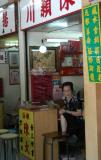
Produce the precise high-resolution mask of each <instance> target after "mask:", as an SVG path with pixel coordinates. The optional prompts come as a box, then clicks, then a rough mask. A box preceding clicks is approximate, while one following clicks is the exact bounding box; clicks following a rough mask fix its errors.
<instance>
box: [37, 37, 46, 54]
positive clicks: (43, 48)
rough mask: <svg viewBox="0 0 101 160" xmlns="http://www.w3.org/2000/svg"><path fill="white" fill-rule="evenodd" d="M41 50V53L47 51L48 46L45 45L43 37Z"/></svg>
mask: <svg viewBox="0 0 101 160" xmlns="http://www.w3.org/2000/svg"><path fill="white" fill-rule="evenodd" d="M39 52H40V53H46V52H47V48H46V46H45V45H44V40H43V39H42V45H41V46H40V48H39Z"/></svg>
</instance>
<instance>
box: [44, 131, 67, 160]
mask: <svg viewBox="0 0 101 160" xmlns="http://www.w3.org/2000/svg"><path fill="white" fill-rule="evenodd" d="M43 137H44V140H43V160H46V153H45V147H46V144H49V145H50V146H51V160H53V157H54V153H53V151H54V142H55V141H57V142H66V149H67V156H68V160H69V154H68V135H67V134H61V133H58V132H52V133H46V134H43ZM49 140H50V141H49ZM59 159H60V157H59Z"/></svg>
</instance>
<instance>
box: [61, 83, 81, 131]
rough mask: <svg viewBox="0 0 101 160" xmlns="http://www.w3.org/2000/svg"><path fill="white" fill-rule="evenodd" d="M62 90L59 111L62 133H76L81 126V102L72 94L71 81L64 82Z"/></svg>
mask: <svg viewBox="0 0 101 160" xmlns="http://www.w3.org/2000/svg"><path fill="white" fill-rule="evenodd" d="M62 91H63V101H64V107H63V108H61V109H60V111H59V114H60V119H61V129H62V133H66V132H67V133H69V134H77V130H78V129H80V128H81V119H82V104H81V103H80V101H79V100H78V99H77V98H76V97H74V96H73V83H72V82H65V83H64V84H63V86H62Z"/></svg>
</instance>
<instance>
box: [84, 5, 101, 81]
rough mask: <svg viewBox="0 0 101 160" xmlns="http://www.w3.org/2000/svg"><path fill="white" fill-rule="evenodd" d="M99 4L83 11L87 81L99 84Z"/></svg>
mask: <svg viewBox="0 0 101 160" xmlns="http://www.w3.org/2000/svg"><path fill="white" fill-rule="evenodd" d="M99 7H100V6H99V3H97V4H95V5H92V6H90V7H86V8H84V9H83V18H84V33H85V42H86V52H87V59H88V71H89V79H90V81H91V82H101V45H100V38H101V37H100V23H99V21H100V12H99V9H100V8H99Z"/></svg>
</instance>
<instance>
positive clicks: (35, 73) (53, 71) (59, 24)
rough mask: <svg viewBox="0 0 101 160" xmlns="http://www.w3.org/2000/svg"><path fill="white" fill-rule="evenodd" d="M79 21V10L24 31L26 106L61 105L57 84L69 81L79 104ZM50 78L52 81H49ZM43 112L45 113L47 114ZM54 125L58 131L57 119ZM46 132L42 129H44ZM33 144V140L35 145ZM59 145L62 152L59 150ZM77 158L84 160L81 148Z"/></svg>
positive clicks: (81, 76)
mask: <svg viewBox="0 0 101 160" xmlns="http://www.w3.org/2000/svg"><path fill="white" fill-rule="evenodd" d="M81 23H82V21H81V12H78V13H76V14H75V15H70V16H68V17H65V18H62V19H59V20H56V21H53V22H50V23H47V24H43V25H41V26H39V27H36V28H34V29H30V30H29V31H27V52H28V64H29V65H28V73H29V74H28V86H29V87H28V88H29V90H28V95H29V102H27V105H29V106H30V102H31V103H32V104H33V107H35V108H36V106H37V107H39V108H41V107H42V108H44V109H45V108H47V106H48V107H49V108H54V107H56V105H57V104H58V105H60V106H61V104H60V101H59V100H60V99H62V97H63V93H62V89H61V86H62V84H63V83H64V82H67V81H69V82H72V83H73V85H74V92H73V94H74V95H75V96H76V97H78V98H79V99H80V100H81V101H82V106H83V102H84V91H83V90H84V89H83V88H84V80H83V52H82V51H83V49H82V24H81ZM47 75H48V77H46V76H47ZM50 81H51V82H52V83H51V84H50ZM47 83H48V85H47ZM46 93H48V94H46ZM40 102H41V103H40ZM40 106H41V107H40ZM42 108H41V109H42ZM83 110H84V108H83ZM83 113H84V111H83ZM37 114H38V113H37ZM47 114H48V115H49V113H47ZM39 117H40V121H39V123H41V124H43V123H44V122H43V120H42V119H41V116H40V115H39ZM46 119H47V118H46ZM53 119H54V122H55V121H56V119H55V117H54V118H53V117H51V120H53ZM48 123H49V124H50V122H48V121H47V124H48ZM37 125H38V124H37ZM50 125H51V124H50ZM57 125H58V130H59V131H60V132H61V125H60V124H59V122H58V124H57ZM40 126H41V125H40ZM43 126H44V125H43ZM44 130H45V128H44V129H43V130H42V129H40V133H41V136H42V133H44ZM53 130H57V127H56V126H55V125H53V128H51V129H49V128H48V131H51V132H52V131H53ZM48 131H47V130H46V131H45V132H48ZM40 133H39V134H40ZM36 137H37V136H36ZM83 138H84V137H83ZM36 139H37V138H36ZM39 139H40V138H39ZM41 142H42V139H41V141H40V146H41V147H39V150H38V152H41V151H42V144H41ZM37 143H38V142H37V140H36V144H37ZM62 148H63V152H62V151H61V150H62ZM62 148H61V145H60V154H63V153H64V150H65V148H66V147H65V146H64V145H63V146H62ZM56 149H57V146H55V151H54V152H55V155H54V156H56V152H57V150H56ZM40 156H41V155H40ZM40 156H39V157H37V156H36V159H40ZM77 157H78V158H77V159H80V160H82V159H84V157H85V153H84V148H83V152H82V153H81V152H80V154H77ZM48 158H49V157H48ZM55 158H56V157H55ZM66 158H67V157H65V156H64V157H62V159H63V160H65V159H66ZM56 159H57V158H56Z"/></svg>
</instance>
